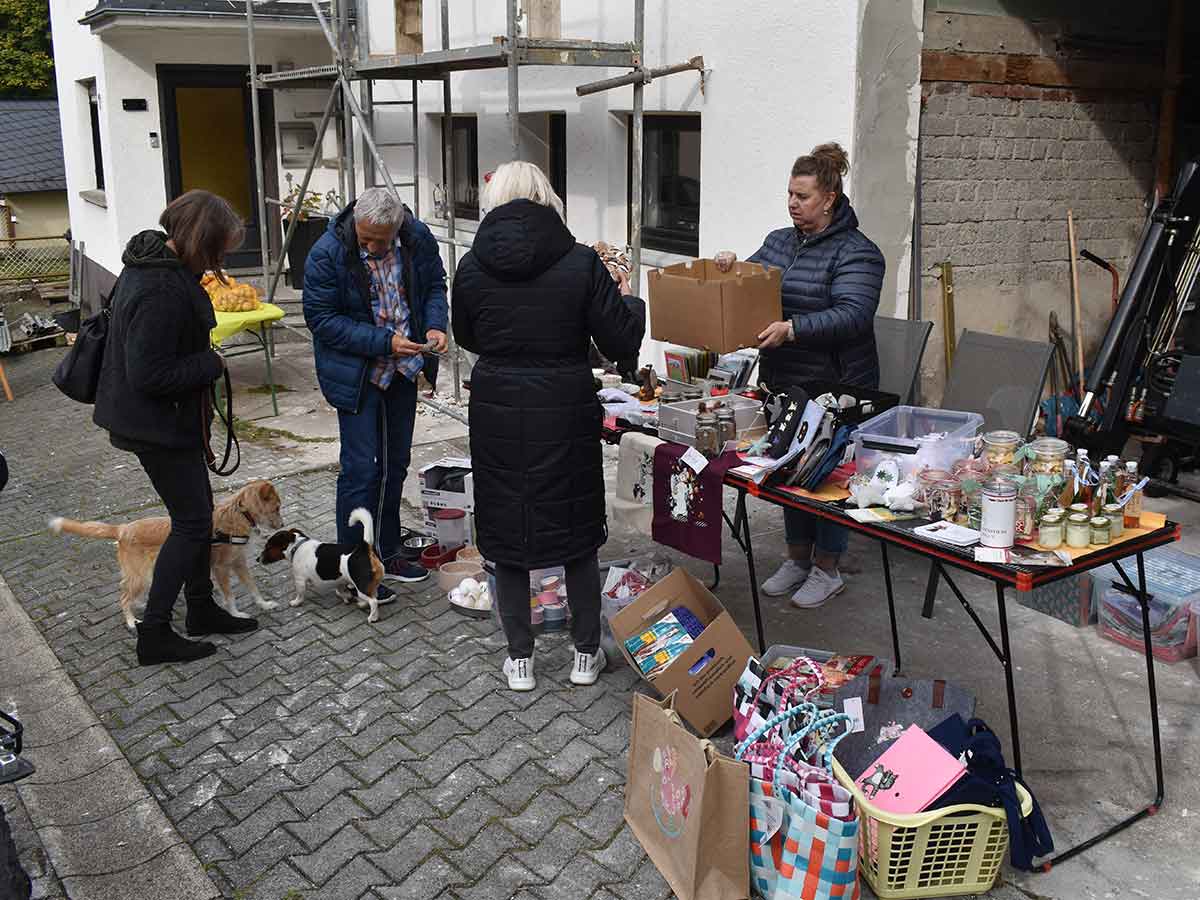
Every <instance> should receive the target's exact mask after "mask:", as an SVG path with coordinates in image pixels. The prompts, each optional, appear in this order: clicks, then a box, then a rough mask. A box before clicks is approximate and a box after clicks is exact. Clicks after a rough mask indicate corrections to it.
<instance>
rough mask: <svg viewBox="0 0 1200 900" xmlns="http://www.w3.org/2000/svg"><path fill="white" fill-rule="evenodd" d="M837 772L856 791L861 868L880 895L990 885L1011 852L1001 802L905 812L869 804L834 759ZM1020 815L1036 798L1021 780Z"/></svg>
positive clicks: (968, 890) (978, 889) (887, 898)
mask: <svg viewBox="0 0 1200 900" xmlns="http://www.w3.org/2000/svg"><path fill="white" fill-rule="evenodd" d="M833 774H834V776H835V777H836V778H837V780H838V781H839V782H840V783H841V784H842V785H843V786H844V787H846V789H847V790H849V791H850V792H851V793H853V794H854V799H855V802H856V803H857V804H858V811H859V817H860V819H861V821H862V826H863V827H862V829H861V834H862V839H861V843H860V845H859V859H858V871H859V872H860V873H861V874H862V877H863V878H864V879H866V882H867V884H869V885H870V886H871V889H872V890H873V891H874V892H875V893H876V894H877V895H878V896H879V897H880V900H891V898H913V897H949V896H958V895H962V894H982V893H984V892H985V891H988V890H991V888H992V887H993V886H994V884H995V882H996V878H997V876H998V875H999V874H1000V865H1001V863H1003V862H1004V854H1005V853H1007V852H1008V821H1007V818H1006V816H1005V813H1004V809H1003V808H1001V807H989V806H976V805H974V804H967V803H964V804H960V805H957V806H947V807H945V808H944V809H937V810H931V811H929V812H923V813H913V814H909V815H901V814H898V813H889V812H884V811H883V810H880V809H878V808H876V807H874V806H872V805H871V801H869V800H868V799H867V798H866V797H865V796H864V795H863V793H862V791H861V790H859V788H858V785H856V784H855V783H854V781H853V779H851V778H850V776H849V775H847V774H846V770H845V769H843V768H842V767H841V765H840V764H839V763H838V762H837V760H836V759H835V760H834V762H833ZM1017 796H1019V797H1020V798H1021V815H1022V816H1027V815H1029V814H1030V812H1032V811H1033V799H1032V798H1031V797H1030V796H1029V793H1028V791H1026V790H1025V788H1023V787H1022V786H1021V785H1019V784H1018V785H1017Z"/></svg>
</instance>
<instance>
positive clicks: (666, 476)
mask: <svg viewBox="0 0 1200 900" xmlns="http://www.w3.org/2000/svg"><path fill="white" fill-rule="evenodd" d="M688 449H689V448H687V447H685V446H683V445H681V444H673V443H671V442H669V441H668V442H664V443H662V444H659V446H658V447H657V448H656V449H655V451H654V522H653V525H652V527H651V535H652V536H653V538H654V540H655V542H656V543H659V544H663V545H664V546H667V547H673V548H675V549H676V550H679V551H681V552H683V553H686V554H687V555H688V556H694V557H696V559H702V560H704V561H706V562H710V563H712V564H713V565H714V566H719V565H720V564H721V532H722V530H723V527H724V526H723V524H722V523H723V521H724V517H723V515H722V511H723V509H724V507H723V499H724V497H723V490H724V482H725V473H726V472H727V471H728V470H729V467H730V466H734V465H737V464H738V457H737V454H736V453H733V452H732V451H731V452H729V453H725V454H723V455H722V456H719V457H717V458H716V459H710V460H709V461H708V465H707V466H705V467H704V469H703V471H701V472H700V474H699V475H697V474H696V473H695V472H694V471H692V468H691V466H689V465H688V464H687V463H685V462H683V461H682V460H681V457H682V456H683V454H684V453H686V452H687V451H688Z"/></svg>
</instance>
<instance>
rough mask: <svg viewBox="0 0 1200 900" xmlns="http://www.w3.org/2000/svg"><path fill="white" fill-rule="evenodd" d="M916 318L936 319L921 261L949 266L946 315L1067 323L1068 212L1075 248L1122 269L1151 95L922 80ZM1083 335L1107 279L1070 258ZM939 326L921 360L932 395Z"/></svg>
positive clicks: (1101, 314)
mask: <svg viewBox="0 0 1200 900" xmlns="http://www.w3.org/2000/svg"><path fill="white" fill-rule="evenodd" d="M922 94H923V104H924V105H923V113H922V119H921V222H922V227H921V242H922V246H921V254H922V264H923V267H924V269H925V272H924V277H923V280H922V303H923V307H922V313H923V315H922V317H923V318H925V319H931V320H933V321H935V322H940V319H941V295H940V286H939V282H938V281H937V279H936V278H934V277H933V274H932V273H931V271H930V270H931V267H933V266H934V265H936V264H937V263H939V262H941V261H942V260H944V259H947V258H948V259H950V260H951V261H952V262H953V263H954V278H955V285H956V294H957V302H956V307H955V314H956V325H957V327H958V330H959V331H960V332H961V330H962V329H964V328H970V329H974V330H978V331H986V332H990V333H993V334H1008V335H1012V336H1015V337H1027V338H1035V339H1039V340H1044V339H1045V336H1046V329H1047V318H1048V311H1049V310H1050V309H1054V310H1056V311H1057V313H1058V316H1059V318H1060V320H1061V321H1062V322H1063V323H1064V325H1065V326H1069V322H1070V306H1069V299H1070V270H1069V260H1068V250H1067V225H1066V216H1067V209H1068V208H1071V209H1073V210H1074V215H1075V223H1076V234H1077V238H1078V242H1079V247H1080V249H1085V248H1086V249H1088V250H1091V251H1092V252H1093V253H1095V254H1096V255H1098V256H1101V257H1103V258H1106V259H1109V260H1111V261H1112V262H1113V263H1115V264H1116V266H1117V268H1118V269H1119V270H1120V271H1121V273H1122V275H1124V273H1125V271H1126V269H1127V267H1128V263H1129V261H1130V256H1131V255H1132V252H1133V250H1134V248H1135V246H1136V243H1137V239H1138V235H1139V234H1140V231H1141V227H1142V224H1143V222H1144V220H1145V216H1146V206H1145V201H1146V197H1147V194H1148V192H1149V191H1150V189H1151V187H1152V166H1153V157H1154V133H1155V121H1156V115H1157V113H1156V104H1155V100H1154V98H1152V97H1146V96H1145V95H1139V94H1134V93H1104V94H1100V93H1096V92H1083V91H1071V90H1060V89H1050V88H1038V87H1028V86H1023V85H1002V84H969V85H968V84H962V83H956V82H932V83H925V84H923V85H922ZM1080 275H1081V285H1082V288H1083V289H1082V293H1083V296H1084V303H1083V305H1084V319H1085V323H1086V324H1085V329H1084V331H1085V343H1086V344H1087V345H1089V346H1093V345H1095V344H1097V343H1098V342H1099V341H1100V339H1101V338H1102V337H1103V332H1104V329H1105V327H1106V325H1107V321H1108V314H1109V311H1110V309H1111V305H1110V303H1109V294H1110V290H1111V280H1110V279H1109V276H1108V275H1107V274H1106V273H1103V272H1102V271H1101V270H1099V269H1097V268H1096V267H1095V266H1093V265H1091V264H1089V263H1081V267H1080ZM942 367H943V363H942V338H941V334H940V325H936V326H935V334H934V337H933V338H932V339H931V340H930V345H929V350H928V351H927V353H926V357H925V365H924V366H923V369H924V372H925V375H926V381H927V382H928V385H929V388H930V390H929V392H928V394H927V396H933V397H937V396H940V393H941V380H942V371H943V368H942Z"/></svg>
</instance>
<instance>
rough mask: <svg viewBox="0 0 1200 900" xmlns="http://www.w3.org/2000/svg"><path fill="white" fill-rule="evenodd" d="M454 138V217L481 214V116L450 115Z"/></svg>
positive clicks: (451, 130)
mask: <svg viewBox="0 0 1200 900" xmlns="http://www.w3.org/2000/svg"><path fill="white" fill-rule="evenodd" d="M450 139H451V140H452V141H453V142H454V217H455V218H457V219H478V218H479V120H478V119H476V118H475V117H474V116H455V117H454V118H453V119H451V129H450Z"/></svg>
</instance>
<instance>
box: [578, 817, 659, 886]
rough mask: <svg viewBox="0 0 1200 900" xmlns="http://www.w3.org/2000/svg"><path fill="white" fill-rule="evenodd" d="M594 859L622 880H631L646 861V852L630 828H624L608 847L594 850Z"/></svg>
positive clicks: (592, 855) (591, 853)
mask: <svg viewBox="0 0 1200 900" xmlns="http://www.w3.org/2000/svg"><path fill="white" fill-rule="evenodd" d="M588 855H589V856H591V858H592V859H594V860H595V861H596V862H598V863H600V864H601V865H602V866H604V867H605V868H606V869H609V870H610V871H612V872H616V873H617V874H618V875H620V876H621V877H622V878H630V877H632V876H633V874H634V872H636V871H637V869H638V867H639V866H640V865H641V864H642V863H643V862H644V861H645V859H646V851H645V850H643V849H642V845H641V844H640V843H638V839H637V838H636V837H634V836H633V832H632V831H630V830H629V828H628V827H626V828H622V829H621V830H620V831H618V832H617V836H616V837H615V838H613V841H612V843H610V844H609V845H608V846H606V847H604V848H602V849H599V850H593V851H591V852H590V853H589V854H588Z"/></svg>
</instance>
